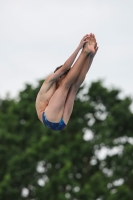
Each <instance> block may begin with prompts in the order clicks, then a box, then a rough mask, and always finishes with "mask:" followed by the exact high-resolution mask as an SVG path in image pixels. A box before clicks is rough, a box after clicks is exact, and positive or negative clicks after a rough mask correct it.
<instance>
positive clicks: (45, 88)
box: [36, 81, 57, 121]
mask: <svg viewBox="0 0 133 200" xmlns="http://www.w3.org/2000/svg"><path fill="white" fill-rule="evenodd" d="M56 89H57V83H56V82H54V83H52V84H49V83H47V81H44V83H43V85H42V87H41V89H40V91H39V93H38V95H37V98H36V111H37V115H38V118H39V119H40V120H41V121H42V113H43V112H44V111H45V109H46V107H47V106H48V104H49V101H50V99H51V97H52V96H53V94H54V92H55V91H56Z"/></svg>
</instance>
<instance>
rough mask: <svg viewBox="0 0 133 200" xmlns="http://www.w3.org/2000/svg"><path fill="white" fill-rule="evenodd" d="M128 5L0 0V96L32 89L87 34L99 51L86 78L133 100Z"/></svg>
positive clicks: (126, 0) (132, 13) (125, 0)
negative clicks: (121, 91)
mask: <svg viewBox="0 0 133 200" xmlns="http://www.w3.org/2000/svg"><path fill="white" fill-rule="evenodd" d="M132 20H133V1H132V0H117V1H116V0H111V1H107V0H101V1H99V0H93V1H90V0H82V1H81V0H67V1H65V0H64V1H62V0H56V1H55V0H48V1H45V0H19V1H18V0H0V97H4V96H5V94H6V93H7V92H9V93H10V94H11V96H16V95H17V93H18V92H19V91H20V90H22V89H23V88H24V84H25V83H30V84H33V85H35V84H36V83H37V80H40V79H42V78H45V77H46V76H47V75H48V74H49V73H51V72H52V71H53V70H54V69H55V68H56V67H57V66H59V65H61V64H62V63H64V62H65V60H66V59H67V58H68V57H69V56H70V55H71V53H72V52H73V51H74V50H75V48H76V47H77V45H78V44H79V42H80V40H81V38H82V37H83V36H84V35H85V34H87V33H90V32H92V33H95V35H96V38H97V41H98V45H99V51H98V53H97V55H96V57H95V60H94V62H93V65H92V67H91V69H90V71H89V73H88V75H87V77H86V82H87V83H88V84H89V83H91V81H93V80H98V79H104V80H105V85H107V86H114V87H116V88H120V89H122V90H123V93H124V94H128V95H130V96H133V81H132V80H133V78H132V77H133V56H132V54H133V25H132V24H133V22H132Z"/></svg>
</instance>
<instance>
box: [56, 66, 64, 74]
mask: <svg viewBox="0 0 133 200" xmlns="http://www.w3.org/2000/svg"><path fill="white" fill-rule="evenodd" d="M62 66H63V65H61V66H59V67H56V69H55V70H54V73H55V72H56V71H57V70H58V69H60V68H61V67H62Z"/></svg>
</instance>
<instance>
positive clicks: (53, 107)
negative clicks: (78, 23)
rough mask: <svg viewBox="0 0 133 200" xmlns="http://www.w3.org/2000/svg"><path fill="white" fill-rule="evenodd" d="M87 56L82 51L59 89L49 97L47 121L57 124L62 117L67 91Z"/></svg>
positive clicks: (46, 110)
mask: <svg viewBox="0 0 133 200" xmlns="http://www.w3.org/2000/svg"><path fill="white" fill-rule="evenodd" d="M87 55H88V53H87V52H86V51H85V50H82V52H81V54H80V55H79V57H78V59H77V61H76V62H75V64H74V65H73V67H72V69H71V70H70V71H69V73H68V74H67V75H66V77H65V78H64V80H63V81H62V83H61V85H60V86H59V88H58V89H57V90H56V91H55V93H54V94H53V96H52V97H51V99H50V101H49V104H48V106H47V107H46V109H45V113H46V117H47V119H48V120H49V121H51V122H59V121H60V119H61V118H62V117H63V112H64V107H65V103H66V99H67V95H68V92H69V89H70V87H71V85H72V83H73V82H74V81H75V79H76V78H77V77H78V75H79V73H80V71H81V69H82V67H83V64H84V62H85V59H86V57H87Z"/></svg>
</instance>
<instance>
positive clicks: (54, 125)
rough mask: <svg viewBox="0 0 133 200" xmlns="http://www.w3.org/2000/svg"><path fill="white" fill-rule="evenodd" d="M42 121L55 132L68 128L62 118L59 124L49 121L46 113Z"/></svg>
mask: <svg viewBox="0 0 133 200" xmlns="http://www.w3.org/2000/svg"><path fill="white" fill-rule="evenodd" d="M42 120H43V123H44V125H45V126H46V127H47V128H49V129H51V130H54V131H61V130H62V129H64V128H65V126H66V124H65V122H64V120H63V119H62V118H61V120H60V122H58V123H54V122H50V121H48V120H47V118H46V114H45V112H43V114H42Z"/></svg>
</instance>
